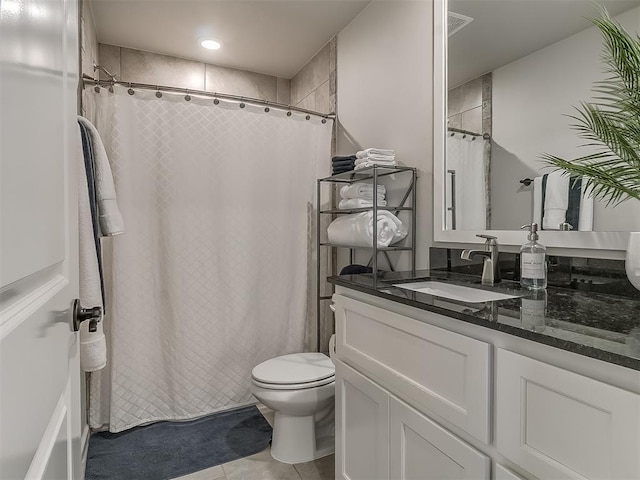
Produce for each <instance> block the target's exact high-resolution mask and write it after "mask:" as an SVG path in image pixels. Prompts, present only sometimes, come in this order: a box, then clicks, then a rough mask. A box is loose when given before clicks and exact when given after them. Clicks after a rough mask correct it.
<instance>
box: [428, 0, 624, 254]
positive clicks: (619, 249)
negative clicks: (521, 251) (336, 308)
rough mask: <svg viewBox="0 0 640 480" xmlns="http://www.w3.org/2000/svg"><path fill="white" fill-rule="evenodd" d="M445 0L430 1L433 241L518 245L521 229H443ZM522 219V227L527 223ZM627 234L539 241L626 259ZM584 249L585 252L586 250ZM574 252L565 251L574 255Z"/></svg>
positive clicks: (548, 234) (545, 235)
mask: <svg viewBox="0 0 640 480" xmlns="http://www.w3.org/2000/svg"><path fill="white" fill-rule="evenodd" d="M447 10H448V1H447V0H434V2H433V49H434V50H433V210H434V211H433V239H434V242H435V246H446V245H440V244H442V243H447V244H460V243H475V244H477V243H484V240H482V239H480V238H477V237H476V234H479V233H483V234H488V235H494V236H496V237H498V242H499V243H500V245H505V246H517V247H519V246H521V245H522V244H523V243H525V242H526V241H527V240H526V239H527V234H526V232H524V231H521V230H483V231H477V232H476V231H470V230H445V223H444V222H445V215H444V205H445V183H446V182H445V166H444V162H445V153H446V119H447V54H448V52H447ZM527 222H528V220H527V219H523V222H522V223H523V225H524V224H525V223H527ZM628 241H629V232H569V233H568V234H567V232H558V231H545V230H543V231H541V232H540V242H541V243H542V244H543V245H545V246H547V247H550V248H551V249H552V250H551V253H560V252H554V251H553V249H563V250H564V249H568V250H576V249H579V250H580V256H585V257H587V256H589V257H600V258H619V259H622V258H624V256H625V252H626V248H627V243H628ZM585 250H586V251H585ZM576 253H577V252H568V254H569V255H571V254H573V255H575V254H576Z"/></svg>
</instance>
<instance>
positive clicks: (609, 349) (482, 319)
mask: <svg viewBox="0 0 640 480" xmlns="http://www.w3.org/2000/svg"><path fill="white" fill-rule="evenodd" d="M426 280H433V281H438V282H443V283H451V284H455V285H461V286H469V287H474V288H479V289H484V290H489V291H494V292H500V293H506V294H509V295H515V296H517V297H518V298H508V299H505V300H497V301H492V302H483V303H469V302H461V301H457V300H450V299H447V298H443V297H437V296H435V295H429V294H425V293H420V292H416V291H412V290H407V289H405V288H400V287H396V286H393V285H394V284H400V283H409V282H414V281H426ZM328 281H329V282H331V283H333V284H334V285H340V286H342V287H346V288H351V289H353V290H358V291H361V292H364V293H368V294H370V295H374V296H377V297H380V298H384V299H387V300H392V301H396V302H399V303H404V304H406V305H410V306H412V307H416V308H420V309H422V310H428V311H431V312H434V313H439V314H441V315H445V316H448V317H452V318H456V319H458V320H462V321H464V322H468V323H473V324H476V325H480V326H483V327H487V328H491V329H493V330H498V331H501V332H505V333H508V334H511V335H516V336H518V337H522V338H526V339H528V340H532V341H534V342H538V343H543V344H546V345H550V346H553V347H557V348H560V349H563V350H567V351H570V352H574V353H577V354H580V355H585V356H588V357H593V358H597V359H599V360H602V361H605V362H609V363H614V364H617V365H622V366H624V367H627V368H631V369H634V370H640V299H637V298H628V297H622V296H617V295H611V294H603V293H593V292H583V291H577V290H570V289H565V288H558V287H548V288H547V289H546V291H545V290H542V291H538V292H533V291H530V290H526V289H522V288H521V287H520V284H519V283H517V282H511V281H503V282H501V283H499V284H497V285H495V286H485V285H481V284H480V280H479V278H478V277H476V276H471V275H462V274H458V273H451V272H445V271H435V270H431V271H429V270H419V271H416V272H415V274H412V273H411V272H385V273H383V274H381V275H379V276H378V281H377V288H375V289H374V288H373V278H372V276H371V274H361V275H342V276H336V277H329V279H328Z"/></svg>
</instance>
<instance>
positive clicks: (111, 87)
mask: <svg viewBox="0 0 640 480" xmlns="http://www.w3.org/2000/svg"><path fill="white" fill-rule="evenodd" d="M113 85H114V83H113V82H111V83H110V84H109V89H108V90H109V93H113Z"/></svg>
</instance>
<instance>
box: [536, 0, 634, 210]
mask: <svg viewBox="0 0 640 480" xmlns="http://www.w3.org/2000/svg"><path fill="white" fill-rule="evenodd" d="M600 10H601V17H600V18H596V19H592V22H593V24H594V25H595V26H596V27H598V29H599V30H600V32H601V34H602V37H603V39H604V49H603V54H602V58H603V61H604V63H605V72H606V73H608V74H609V78H607V79H606V80H604V81H599V82H596V83H595V86H594V89H593V91H594V93H595V98H594V101H592V102H582V103H581V104H580V106H578V107H576V113H575V114H574V115H568V117H569V118H571V119H572V120H573V121H574V122H575V123H574V124H572V125H571V127H572V128H574V129H575V130H576V131H577V133H578V136H579V137H580V138H582V139H584V140H586V141H587V143H585V144H583V146H585V147H590V148H592V149H593V150H595V153H592V154H590V155H585V156H582V157H579V158H574V159H573V160H567V159H564V158H560V157H557V156H554V155H550V154H544V155H542V160H543V161H544V162H545V163H547V164H548V165H550V166H553V167H555V169H556V170H563V171H564V172H566V174H567V175H571V176H576V177H583V178H585V179H586V185H585V188H586V191H587V192H588V193H589V194H590V195H592V196H594V197H596V198H599V199H601V200H604V201H605V202H606V204H607V205H610V204H614V205H615V204H618V203H620V202H623V201H625V200H628V199H632V198H633V199H637V200H640V37H632V36H631V35H630V34H629V33H627V32H626V31H625V30H624V29H623V28H622V27H621V26H620V25H619V24H618V23H616V22H614V21H613V20H612V19H611V17H610V16H609V14H608V12H607V10H606V9H605V8H604V7H600Z"/></svg>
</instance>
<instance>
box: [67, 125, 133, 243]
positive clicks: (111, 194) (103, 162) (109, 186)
mask: <svg viewBox="0 0 640 480" xmlns="http://www.w3.org/2000/svg"><path fill="white" fill-rule="evenodd" d="M78 121H79V122H80V123H82V125H84V126H85V127H86V129H87V131H88V133H89V137H90V138H91V143H92V145H93V155H94V159H93V160H94V172H95V182H96V198H97V200H98V218H99V221H100V231H101V233H102V235H103V236H111V235H118V234H120V233H124V221H123V220H122V215H121V214H120V210H119V209H118V202H117V201H116V189H115V187H114V185H113V176H112V174H111V166H110V165H109V158H108V157H107V152H106V150H105V149H104V145H103V144H102V139H101V138H100V134H99V133H98V130H96V127H94V126H93V124H92V123H91V122H90V121H89V120H87V119H86V118H84V117H81V116H78Z"/></svg>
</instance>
